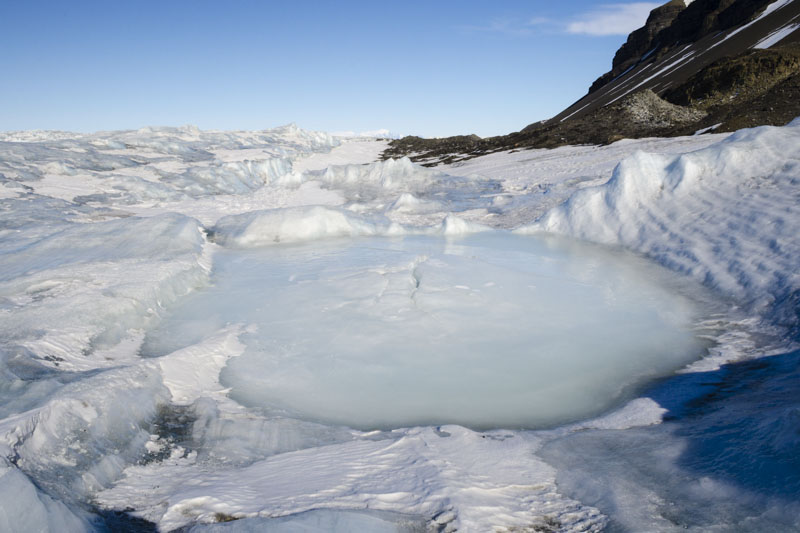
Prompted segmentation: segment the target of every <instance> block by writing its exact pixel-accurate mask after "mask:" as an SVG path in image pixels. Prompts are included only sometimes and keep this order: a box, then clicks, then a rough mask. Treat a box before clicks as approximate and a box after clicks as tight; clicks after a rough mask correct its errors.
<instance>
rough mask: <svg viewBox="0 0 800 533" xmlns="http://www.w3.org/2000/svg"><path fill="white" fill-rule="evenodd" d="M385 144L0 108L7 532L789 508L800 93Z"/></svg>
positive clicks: (565, 521)
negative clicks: (77, 122) (721, 127)
mask: <svg viewBox="0 0 800 533" xmlns="http://www.w3.org/2000/svg"><path fill="white" fill-rule="evenodd" d="M384 147H385V143H383V142H381V141H376V140H369V139H361V138H354V139H341V138H337V137H334V136H331V135H328V134H325V133H318V132H308V131H304V130H301V129H299V128H297V127H296V126H293V125H290V126H285V127H281V128H276V129H273V130H265V131H258V132H216V131H201V130H198V129H197V128H193V127H189V126H187V127H180V128H144V129H142V130H136V131H123V132H103V133H96V134H73V133H69V132H40V131H33V132H10V133H0V399H2V401H1V402H0V451H1V452H2V455H1V457H2V459H0V491H2V492H3V494H5V495H6V497H4V498H0V530H2V531H31V530H40V531H87V530H109V531H116V530H125V529H127V530H152V529H153V528H157V529H159V530H162V531H171V530H174V529H177V528H182V527H187V528H191V530H197V531H202V530H211V531H216V530H220V531H223V530H228V529H230V530H234V531H240V530H241V531H247V530H276V531H282V530H292V531H296V530H309V531H315V530H317V531H319V530H331V529H333V530H337V529H338V530H342V531H343V530H347V529H348V528H349V529H353V528H359V529H362V530H375V531H391V530H398V531H403V530H415V529H419V528H427V529H430V530H440V531H455V530H461V531H487V530H493V529H494V530H500V531H502V530H514V529H519V530H526V529H527V530H534V531H536V530H542V531H546V530H564V531H600V530H603V529H604V528H610V529H612V530H613V529H618V530H651V531H673V530H684V529H693V530H697V531H708V530H720V531H727V530H737V531H739V530H743V531H747V530H750V531H763V530H782V531H791V530H800V522H798V521H797V518H796V517H797V516H800V513H799V512H798V509H797V501H798V495H800V487H799V486H798V484H797V479H800V465H798V463H797V461H796V458H795V454H793V450H794V449H796V446H797V443H798V441H799V440H800V437H798V432H797V428H798V423H797V413H798V404H797V401H796V395H795V391H796V389H797V386H798V380H797V376H798V372H797V369H798V364H800V361H798V355H797V354H798V352H797V340H798V330H799V327H798V326H799V325H800V318H799V316H798V309H800V277H798V276H799V274H798V265H800V260H799V259H800V241H799V240H798V237H797V236H798V235H800V207H798V206H800V193H799V192H798V191H800V189H799V188H798V185H799V183H798V182H799V181H800V121H795V122H793V123H792V124H790V125H788V126H785V127H782V128H773V127H763V128H756V129H751V130H743V131H740V132H737V133H735V134H732V135H727V134H711V135H702V136H696V137H691V138H677V139H642V140H637V141H620V142H617V143H614V144H613V145H610V146H605V147H592V146H586V147H562V148H558V149H555V150H529V151H521V152H505V153H495V154H490V155H486V156H482V157H479V158H475V159H469V160H462V161H459V162H456V163H453V164H450V165H447V166H440V167H437V168H435V169H430V168H425V167H421V166H418V165H415V164H413V163H411V162H410V161H409V160H407V159H402V160H397V161H392V160H389V161H377V159H378V155H379V153H380V152H381V150H382V149H383V148H384ZM575 239H578V240H580V241H583V242H580V241H578V240H575ZM586 241H591V242H586ZM537 346H538V347H540V348H541V347H542V346H544V347H545V349H544V350H541V351H540V354H539V355H538V356H532V355H531V354H532V353H535V351H534V350H533V347H537ZM542 353H544V354H545V355H541V354H542ZM537 357H538V358H539V359H537ZM541 358H545V359H548V361H547V363H546V364H542V362H541V360H540V359H541ZM656 378H658V379H656ZM654 380H655V381H654ZM522 428H526V429H522ZM228 520H233V521H231V522H227V521H228Z"/></svg>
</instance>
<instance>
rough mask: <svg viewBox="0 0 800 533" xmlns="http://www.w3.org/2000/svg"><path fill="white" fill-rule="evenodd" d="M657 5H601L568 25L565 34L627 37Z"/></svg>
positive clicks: (645, 3)
mask: <svg viewBox="0 0 800 533" xmlns="http://www.w3.org/2000/svg"><path fill="white" fill-rule="evenodd" d="M659 5H661V4H660V3H657V2H655V3H654V2H634V3H631V4H606V5H602V6H599V7H598V8H597V9H595V10H592V11H589V12H587V13H584V14H582V15H579V16H578V17H577V18H576V19H575V20H573V21H572V22H570V23H568V24H567V32H568V33H575V34H582V35H594V36H606V35H627V34H629V33H630V32H632V31H633V30H635V29H637V28H640V27H642V26H643V25H644V23H645V22H646V21H647V15H649V14H650V11H651V10H653V9H655V8H656V7H658V6H659Z"/></svg>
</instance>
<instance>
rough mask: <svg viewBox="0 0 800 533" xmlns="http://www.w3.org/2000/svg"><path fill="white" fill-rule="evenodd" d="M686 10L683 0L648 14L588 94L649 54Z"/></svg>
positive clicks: (674, 0) (672, 2) (676, 0)
mask: <svg viewBox="0 0 800 533" xmlns="http://www.w3.org/2000/svg"><path fill="white" fill-rule="evenodd" d="M685 8H686V5H685V4H684V2H683V0H671V1H670V2H667V3H666V4H664V5H663V6H659V7H657V8H655V9H654V10H652V11H651V12H650V16H648V17H647V22H646V23H645V25H644V26H642V27H641V28H639V29H638V30H636V31H634V32H633V33H631V34H630V35H629V36H628V40H627V41H625V44H623V45H622V46H621V47H620V48H619V50H617V53H616V54H615V55H614V60H613V61H612V62H611V70H610V71H609V72H606V73H605V74H603V75H602V76H600V77H599V78H598V79H597V80H595V82H594V83H593V84H592V86H591V87H589V92H590V93H591V92H594V91H596V90H597V89H599V88H600V87H602V86H603V85H605V84H606V83H608V82H609V81H610V80H612V79H614V78H616V77H617V76H619V75H620V74H622V73H623V72H625V71H626V70H627V69H629V68H630V67H631V66H632V65H634V64H636V63H638V62H639V61H640V60H641V58H642V56H644V55H645V54H647V53H648V52H651V51H652V50H653V48H654V46H656V43H655V42H654V41H655V39H656V36H657V35H658V34H659V33H660V32H661V31H662V30H663V29H665V28H667V27H669V25H670V24H672V21H673V20H675V18H676V17H677V16H678V14H679V13H680V12H681V11H683V10H684V9H685Z"/></svg>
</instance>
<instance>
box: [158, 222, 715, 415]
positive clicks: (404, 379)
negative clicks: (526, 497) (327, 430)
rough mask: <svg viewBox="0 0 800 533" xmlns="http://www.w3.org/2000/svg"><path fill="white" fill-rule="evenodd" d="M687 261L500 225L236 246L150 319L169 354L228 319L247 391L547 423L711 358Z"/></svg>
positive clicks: (329, 404)
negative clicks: (661, 263)
mask: <svg viewBox="0 0 800 533" xmlns="http://www.w3.org/2000/svg"><path fill="white" fill-rule="evenodd" d="M674 281H675V280H674V278H671V277H669V276H668V275H667V274H666V273H665V272H664V271H662V270H660V269H659V268H657V267H655V266H653V265H651V264H649V263H647V262H646V261H644V260H642V259H640V258H638V257H636V256H633V255H630V254H623V253H621V252H617V251H611V250H608V249H606V248H603V247H599V246H589V245H584V244H579V243H577V242H575V241H568V240H556V239H552V238H546V239H545V238H534V237H526V236H516V235H511V234H508V233H504V232H486V233H481V234H476V235H472V236H469V237H465V238H462V239H458V240H452V239H444V238H441V237H430V236H406V237H403V238H399V237H398V238H360V239H349V240H333V241H322V242H320V241H316V242H314V243H311V244H304V245H275V246H267V247H263V248H259V249H250V250H222V251H220V252H219V253H218V254H217V255H216V258H215V264H214V276H213V285H212V287H211V288H209V289H207V290H205V291H201V292H199V293H197V294H194V295H193V296H191V297H189V298H187V299H186V300H185V302H184V303H183V304H181V306H180V307H179V308H177V309H176V310H175V311H174V312H173V313H172V315H171V316H170V317H169V318H168V319H167V320H165V321H164V323H163V324H162V325H161V326H160V327H159V328H158V329H156V330H155V331H153V332H151V333H150V335H149V336H148V338H147V341H146V343H145V347H144V351H145V352H146V353H148V354H149V355H159V354H165V353H169V352H170V351H172V350H174V349H177V348H180V347H182V346H187V345H189V344H192V343H196V342H200V341H202V340H203V338H204V337H206V336H208V335H210V334H213V333H214V332H216V331H218V330H219V329H221V328H223V327H226V326H227V325H230V324H241V325H243V326H246V327H248V333H246V334H244V335H243V336H242V337H241V340H242V342H243V343H244V344H245V345H246V350H245V351H244V353H243V355H241V356H239V357H236V358H234V359H231V360H230V362H229V363H228V365H227V367H226V368H225V369H224V370H223V372H222V374H221V380H222V383H223V384H224V385H225V386H227V387H230V388H231V392H230V396H231V397H232V398H233V399H235V400H236V401H238V402H240V403H242V404H244V405H247V406H250V407H257V408H262V409H263V410H265V411H266V412H268V413H270V414H280V415H288V416H292V417H299V418H304V419H308V420H313V421H320V422H325V423H335V424H344V425H347V426H351V427H355V428H360V429H374V428H396V427H406V426H414V425H436V424H446V423H448V424H449V423H455V424H461V425H465V426H468V427H472V428H492V427H542V426H548V425H555V424H558V423H562V422H566V421H569V420H574V419H577V418H581V417H585V416H589V415H592V414H595V413H597V412H599V411H602V410H604V409H606V408H608V407H610V406H611V405H612V404H614V403H616V402H619V401H620V400H622V399H624V398H626V397H628V396H629V395H630V394H631V393H632V392H634V391H635V389H636V387H637V386H641V385H642V384H643V383H644V382H646V381H647V380H649V379H652V378H653V377H656V376H659V375H663V374H665V373H668V372H670V371H672V370H674V369H676V368H679V367H681V366H683V365H684V364H686V363H687V362H688V361H690V360H692V359H694V358H696V357H698V356H699V355H700V353H701V351H702V347H701V346H700V343H699V342H698V340H697V339H696V337H695V335H694V334H693V332H692V330H691V326H692V323H693V321H694V319H695V316H696V314H697V313H698V309H697V308H696V305H695V304H693V303H692V301H690V300H689V299H688V298H687V297H685V296H683V295H681V291H678V290H676V287H675V286H674Z"/></svg>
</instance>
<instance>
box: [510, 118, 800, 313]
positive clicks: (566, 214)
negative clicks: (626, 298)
mask: <svg viewBox="0 0 800 533" xmlns="http://www.w3.org/2000/svg"><path fill="white" fill-rule="evenodd" d="M799 184H800V119H798V120H795V121H794V122H792V123H791V124H790V125H788V126H786V127H783V128H775V127H761V128H755V129H750V130H742V131H739V132H737V133H735V134H733V135H731V136H730V137H728V138H727V139H725V140H723V141H722V142H720V143H718V144H715V145H712V146H710V147H708V148H704V149H702V150H698V151H696V152H691V153H687V154H683V155H679V156H663V155H659V154H649V153H644V152H637V153H635V154H633V155H632V156H630V157H629V158H626V159H624V160H623V161H622V162H620V164H619V165H618V166H617V168H616V169H615V170H614V173H613V175H612V177H611V179H610V180H609V181H608V183H606V184H604V185H600V186H598V187H592V188H588V189H585V190H582V191H578V192H576V193H575V194H574V195H573V196H572V197H571V198H570V199H569V200H568V201H567V202H565V203H564V204H563V205H561V206H559V207H557V208H555V209H553V210H552V211H550V212H549V213H548V214H547V215H546V216H544V217H542V218H541V219H540V220H538V221H537V222H536V223H534V224H532V225H529V226H526V227H523V228H521V229H520V230H518V231H520V232H521V233H530V232H552V233H559V234H564V235H571V236H574V237H578V238H581V239H586V240H590V241H595V242H600V243H604V244H616V245H622V246H624V247H626V248H629V249H632V250H636V251H638V252H642V253H644V254H646V255H647V256H649V257H651V258H653V259H654V260H656V261H657V262H659V263H661V264H663V265H666V266H667V267H669V268H671V269H673V270H676V271H678V272H681V273H684V274H686V275H688V276H690V277H692V278H694V279H696V280H698V281H700V282H702V283H704V284H705V285H707V286H708V287H711V288H712V289H714V290H716V291H718V292H719V293H720V294H721V295H724V296H727V297H731V298H733V299H734V300H735V301H736V302H738V303H739V304H741V305H742V306H744V307H745V308H746V309H748V310H749V311H751V312H755V313H758V314H761V315H762V316H765V317H767V318H769V319H771V320H775V321H777V322H779V323H781V324H785V325H791V326H797V324H798V318H799V317H798V309H800V307H798V306H800V271H798V268H797V266H798V262H797V261H798V257H800V240H798V238H797V236H798V235H800V193H798V190H800V189H798V185H799Z"/></svg>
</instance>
